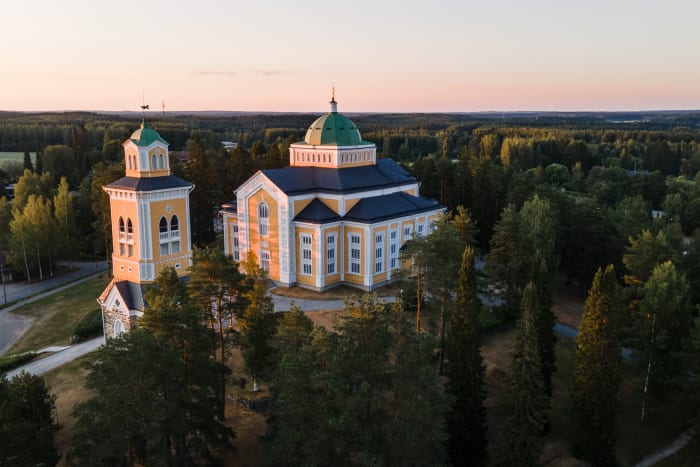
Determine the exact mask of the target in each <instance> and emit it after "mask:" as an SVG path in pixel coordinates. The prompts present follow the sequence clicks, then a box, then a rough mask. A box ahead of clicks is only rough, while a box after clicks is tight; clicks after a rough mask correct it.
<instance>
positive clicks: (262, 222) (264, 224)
mask: <svg viewBox="0 0 700 467" xmlns="http://www.w3.org/2000/svg"><path fill="white" fill-rule="evenodd" d="M258 235H260V236H261V237H267V236H268V235H270V207H269V206H268V205H267V203H265V202H264V201H262V202H260V203H258Z"/></svg>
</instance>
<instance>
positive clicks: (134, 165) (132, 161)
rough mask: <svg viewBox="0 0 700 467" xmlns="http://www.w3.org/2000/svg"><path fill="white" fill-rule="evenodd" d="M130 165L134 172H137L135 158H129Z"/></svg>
mask: <svg viewBox="0 0 700 467" xmlns="http://www.w3.org/2000/svg"><path fill="white" fill-rule="evenodd" d="M131 165H132V168H133V169H134V170H138V168H139V167H138V165H136V156H131Z"/></svg>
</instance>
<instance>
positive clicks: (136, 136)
mask: <svg viewBox="0 0 700 467" xmlns="http://www.w3.org/2000/svg"><path fill="white" fill-rule="evenodd" d="M129 139H131V141H133V142H134V143H136V145H137V146H149V145H151V144H152V143H153V142H155V141H160V142H161V143H163V144H168V142H167V141H165V140H164V139H163V138H161V137H160V135H159V134H158V132H157V131H156V130H153V129H151V128H150V127H149V126H148V123H146V121H145V120H143V121H142V122H141V128H139V129H138V130H136V131H134V132H133V133H132V134H131V137H130V138H129Z"/></svg>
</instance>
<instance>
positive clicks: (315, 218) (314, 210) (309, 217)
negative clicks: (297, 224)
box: [294, 198, 340, 224]
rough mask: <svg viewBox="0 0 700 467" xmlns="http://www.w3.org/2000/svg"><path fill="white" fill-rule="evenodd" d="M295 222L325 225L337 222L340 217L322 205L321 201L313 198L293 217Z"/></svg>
mask: <svg viewBox="0 0 700 467" xmlns="http://www.w3.org/2000/svg"><path fill="white" fill-rule="evenodd" d="M294 220H295V221H302V222H311V223H314V224H325V223H328V222H337V221H339V220H340V216H339V215H338V214H336V213H335V212H333V210H332V209H331V208H329V207H328V206H326V205H325V204H323V202H322V201H321V200H319V199H318V198H315V199H314V200H313V201H311V202H310V203H309V205H308V206H306V207H305V208H304V209H302V210H301V212H300V213H299V214H297V215H296V217H294Z"/></svg>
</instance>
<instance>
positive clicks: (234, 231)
mask: <svg viewBox="0 0 700 467" xmlns="http://www.w3.org/2000/svg"><path fill="white" fill-rule="evenodd" d="M231 246H232V247H233V248H232V251H231V255H232V256H233V260H234V261H240V260H241V246H240V244H239V243H238V224H231Z"/></svg>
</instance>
